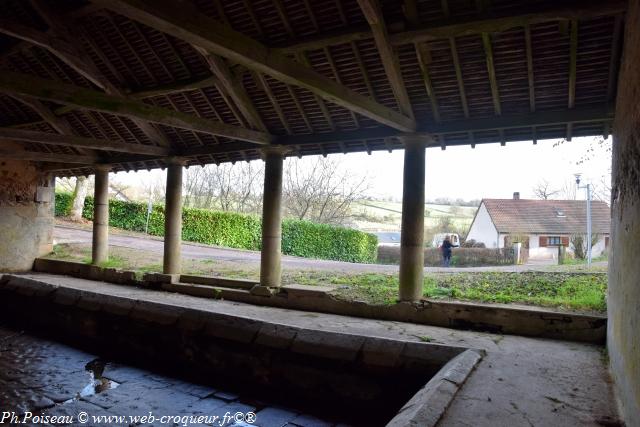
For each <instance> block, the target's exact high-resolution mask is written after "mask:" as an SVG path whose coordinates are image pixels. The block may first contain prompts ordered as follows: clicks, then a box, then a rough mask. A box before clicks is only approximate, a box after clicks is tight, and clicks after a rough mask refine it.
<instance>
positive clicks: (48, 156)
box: [0, 150, 98, 165]
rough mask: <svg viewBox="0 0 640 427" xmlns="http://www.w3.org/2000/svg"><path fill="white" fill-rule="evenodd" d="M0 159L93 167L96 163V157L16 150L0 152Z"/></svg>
mask: <svg viewBox="0 0 640 427" xmlns="http://www.w3.org/2000/svg"><path fill="white" fill-rule="evenodd" d="M0 158H2V159H13V160H28V161H32V162H56V163H57V162H60V163H73V164H82V165H93V164H94V163H96V162H97V161H98V157H97V156H91V155H76V154H58V153H43V152H41V151H17V150H0Z"/></svg>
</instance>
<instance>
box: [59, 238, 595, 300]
mask: <svg viewBox="0 0 640 427" xmlns="http://www.w3.org/2000/svg"><path fill="white" fill-rule="evenodd" d="M110 252H111V256H110V259H109V261H108V262H106V263H105V264H104V265H103V266H104V267H113V268H121V269H127V270H136V271H139V272H151V271H161V270H162V256H161V255H160V254H155V253H150V252H141V251H138V250H135V249H129V248H123V247H111V248H110ZM90 256H91V248H90V246H89V245H83V244H63V245H56V246H55V248H54V251H53V252H52V253H51V255H50V257H51V258H55V259H63V260H70V261H77V262H85V263H86V262H90ZM182 269H183V272H184V274H196V275H209V276H223V277H228V278H242V279H254V280H257V279H258V278H259V264H258V263H250V262H233V261H219V260H213V259H211V260H210V259H204V260H203V259H187V258H185V259H183V265H182ZM282 281H283V283H284V284H293V283H297V284H302V285H333V286H334V287H335V291H334V292H333V293H334V295H335V296H336V297H337V298H341V299H345V300H350V301H364V302H367V303H369V304H393V303H395V302H396V298H397V296H398V278H397V275H395V274H383V273H369V274H362V273H358V274H356V273H349V272H344V271H340V272H331V271H320V270H302V269H291V268H286V267H285V268H284V269H283V277H282ZM606 289H607V276H606V274H602V273H595V272H594V273H589V272H581V273H580V274H572V273H570V272H560V271H548V272H547V271H545V272H534V271H527V272H518V273H511V272H464V273H430V274H427V275H426V277H425V280H424V296H425V297H426V298H431V299H441V300H462V301H479V302H490V303H518V304H530V305H538V306H545V307H554V308H562V309H567V310H577V311H590V312H604V311H606V300H605V295H606Z"/></svg>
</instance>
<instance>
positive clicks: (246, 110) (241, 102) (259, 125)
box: [196, 47, 267, 132]
mask: <svg viewBox="0 0 640 427" xmlns="http://www.w3.org/2000/svg"><path fill="white" fill-rule="evenodd" d="M196 49H197V50H198V51H200V53H202V54H203V56H204V57H205V59H206V61H207V64H209V69H210V70H211V72H212V73H213V75H214V76H215V77H216V78H217V79H218V81H219V83H217V84H216V87H217V88H218V91H219V92H226V93H227V94H228V95H229V97H230V98H231V99H232V101H233V103H234V104H235V105H236V107H237V108H238V110H239V111H240V114H242V116H243V117H244V119H245V120H246V121H247V123H249V126H251V128H253V129H255V130H259V131H263V132H267V126H266V125H265V124H264V122H263V121H262V118H261V117H260V114H259V113H258V110H256V108H255V107H254V105H253V102H252V101H251V98H249V95H248V94H247V91H246V90H245V88H244V86H242V83H241V82H240V81H238V79H237V78H236V77H235V76H234V75H233V74H232V73H231V70H230V69H229V66H228V65H227V63H226V62H225V60H224V59H223V58H220V57H219V56H217V55H211V54H209V53H207V52H206V51H202V50H201V49H198V48H197V47H196Z"/></svg>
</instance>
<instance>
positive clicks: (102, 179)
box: [91, 165, 109, 265]
mask: <svg viewBox="0 0 640 427" xmlns="http://www.w3.org/2000/svg"><path fill="white" fill-rule="evenodd" d="M95 171H96V175H95V178H96V179H95V192H94V196H93V244H92V246H91V263H92V264H94V265H96V264H100V263H103V262H105V261H107V260H108V259H109V167H108V166H105V165H96V166H95Z"/></svg>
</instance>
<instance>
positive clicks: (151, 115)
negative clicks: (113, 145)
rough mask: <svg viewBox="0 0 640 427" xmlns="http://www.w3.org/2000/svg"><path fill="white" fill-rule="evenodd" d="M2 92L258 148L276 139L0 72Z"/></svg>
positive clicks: (188, 115) (88, 90) (170, 111)
mask: <svg viewBox="0 0 640 427" xmlns="http://www.w3.org/2000/svg"><path fill="white" fill-rule="evenodd" d="M0 92H4V93H7V94H10V95H18V96H28V97H34V98H39V99H45V100H49V101H53V102H58V103H61V104H69V105H74V106H76V107H79V108H82V109H87V110H91V111H100V112H103V113H110V114H115V115H117V116H123V117H129V118H133V119H140V120H145V121H148V122H152V123H158V124H164V125H167V126H173V127H177V128H181V129H187V130H192V131H197V132H203V133H208V134H211V135H218V136H226V137H228V138H233V139H239V140H243V141H249V142H255V143H257V144H269V143H270V142H271V139H272V137H271V135H269V134H266V133H263V132H258V131H254V130H251V129H245V128H241V127H238V126H232V125H227V124H225V123H219V122H215V121H212V120H208V119H203V118H200V117H195V116H192V115H190V114H185V113H182V112H179V111H174V110H169V109H166V108H160V107H155V106H152V105H148V104H145V103H142V102H140V101H134V100H130V99H124V98H121V97H117V96H111V95H107V94H105V93H102V92H97V91H95V90H91V89H85V88H81V87H78V86H74V85H68V84H64V83H58V82H54V81H51V80H46V79H41V78H38V77H32V76H28V75H24V74H19V73H13V72H8V71H2V72H0Z"/></svg>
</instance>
